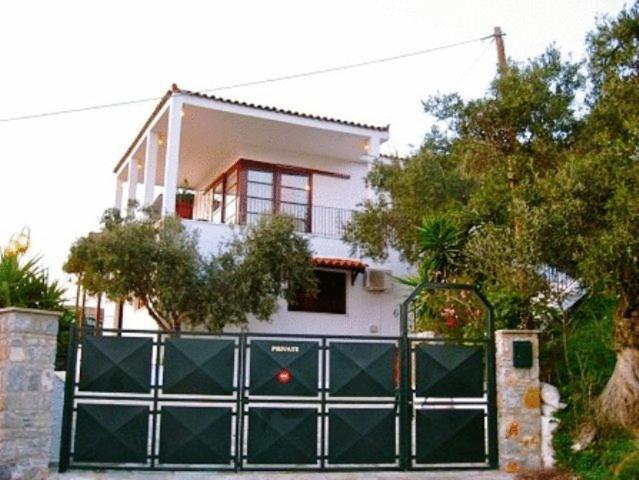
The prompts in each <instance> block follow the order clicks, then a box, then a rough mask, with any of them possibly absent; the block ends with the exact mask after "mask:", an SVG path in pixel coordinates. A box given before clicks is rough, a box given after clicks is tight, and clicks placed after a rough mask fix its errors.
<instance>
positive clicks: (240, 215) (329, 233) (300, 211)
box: [176, 190, 354, 238]
mask: <svg viewBox="0 0 639 480" xmlns="http://www.w3.org/2000/svg"><path fill="white" fill-rule="evenodd" d="M216 197H217V196H216V194H214V192H213V190H209V191H208V192H201V191H196V192H194V199H193V203H192V207H185V206H181V205H179V204H178V205H177V208H176V213H177V214H178V215H179V216H180V217H181V218H184V219H187V220H193V221H196V222H206V223H211V224H216V225H220V224H226V225H250V224H253V223H255V222H257V221H258V219H259V218H260V217H263V216H270V215H274V214H281V215H288V216H290V217H291V218H293V220H294V221H295V226H296V231H298V232H300V233H306V234H311V235H317V236H320V237H327V238H342V236H343V235H344V230H345V227H346V224H347V223H348V222H349V221H350V220H351V219H352V218H353V213H354V210H348V209H343V208H335V207H326V206H322V205H312V206H311V205H303V204H293V203H286V204H285V203H283V202H281V203H279V204H274V202H272V201H270V200H264V199H260V198H253V197H240V196H234V197H232V198H229V197H228V196H227V198H226V199H225V202H224V204H225V205H224V206H225V208H222V202H221V200H220V199H218V198H216ZM189 213H190V215H189Z"/></svg>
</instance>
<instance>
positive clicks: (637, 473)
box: [616, 450, 639, 480]
mask: <svg viewBox="0 0 639 480" xmlns="http://www.w3.org/2000/svg"><path fill="white" fill-rule="evenodd" d="M637 478H639V450H636V451H635V452H634V453H631V454H630V455H627V456H626V457H625V458H624V459H623V460H622V462H621V463H620V464H619V466H618V468H617V476H616V479H617V480H637Z"/></svg>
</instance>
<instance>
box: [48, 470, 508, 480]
mask: <svg viewBox="0 0 639 480" xmlns="http://www.w3.org/2000/svg"><path fill="white" fill-rule="evenodd" d="M49 478H51V479H52V480H125V479H126V480H178V479H179V480H204V479H217V478H219V479H224V480H231V479H237V480H512V479H513V476H512V475H508V474H506V473H503V472H496V471H481V472H471V471H458V472H432V471H431V472H347V473H326V472H315V473H308V472H288V473H268V472H242V473H221V472H218V473H212V472H130V471H117V472H115V471H110V472H67V473H64V474H53V475H52V476H51V477H49Z"/></svg>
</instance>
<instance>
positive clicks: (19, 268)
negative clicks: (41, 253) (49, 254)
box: [0, 238, 64, 310]
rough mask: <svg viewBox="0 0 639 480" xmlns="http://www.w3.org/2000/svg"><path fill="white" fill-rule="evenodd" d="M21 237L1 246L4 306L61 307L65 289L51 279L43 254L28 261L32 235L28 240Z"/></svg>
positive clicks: (1, 304)
mask: <svg viewBox="0 0 639 480" xmlns="http://www.w3.org/2000/svg"><path fill="white" fill-rule="evenodd" d="M21 240H22V241H15V240H12V242H11V244H10V245H9V246H8V247H6V248H5V249H0V308H6V307H23V308H37V309H43V310H53V309H59V308H61V306H62V302H63V296H64V289H63V288H62V287H61V286H60V284H59V283H58V282H57V281H55V280H50V279H49V274H48V272H47V270H46V269H45V268H43V267H41V266H40V257H34V258H31V259H28V260H24V258H23V257H24V254H25V253H26V251H27V249H28V238H27V240H26V242H25V241H24V239H21Z"/></svg>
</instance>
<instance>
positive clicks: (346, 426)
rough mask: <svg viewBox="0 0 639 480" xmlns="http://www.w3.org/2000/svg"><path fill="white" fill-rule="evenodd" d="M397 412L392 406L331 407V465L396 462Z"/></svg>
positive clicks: (329, 434)
mask: <svg viewBox="0 0 639 480" xmlns="http://www.w3.org/2000/svg"><path fill="white" fill-rule="evenodd" d="M396 423H397V422H396V414H395V410H394V409H392V408H386V409H383V408H365V409H360V408H331V409H330V410H329V414H328V425H329V430H328V431H329V433H328V436H329V444H328V445H329V446H328V461H329V463H330V464H334V465H338V464H350V465H355V464H369V465H379V464H391V465H392V464H394V463H395V462H396V460H397V457H396V444H397V443H396Z"/></svg>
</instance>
